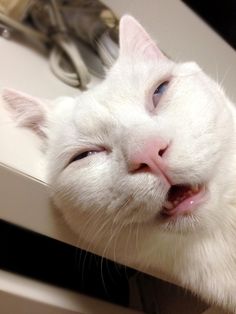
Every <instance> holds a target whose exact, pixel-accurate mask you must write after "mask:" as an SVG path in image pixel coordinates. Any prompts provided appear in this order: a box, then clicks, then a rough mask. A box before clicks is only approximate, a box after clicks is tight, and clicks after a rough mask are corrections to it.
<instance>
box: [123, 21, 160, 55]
mask: <svg viewBox="0 0 236 314" xmlns="http://www.w3.org/2000/svg"><path fill="white" fill-rule="evenodd" d="M119 32H120V39H119V40H120V56H130V57H132V58H134V57H144V58H148V59H159V58H165V56H164V55H163V53H162V52H161V50H160V49H159V48H158V47H157V45H156V44H155V42H154V41H153V40H152V39H151V37H150V36H149V35H148V33H147V32H146V31H145V29H144V28H143V27H142V26H141V25H140V24H139V22H138V21H136V20H135V19H134V18H133V17H132V16H130V15H124V16H123V17H122V18H121V20H120V28H119Z"/></svg>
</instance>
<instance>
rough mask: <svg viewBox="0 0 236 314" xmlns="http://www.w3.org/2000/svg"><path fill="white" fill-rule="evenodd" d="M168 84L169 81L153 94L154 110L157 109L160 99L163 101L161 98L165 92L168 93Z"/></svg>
mask: <svg viewBox="0 0 236 314" xmlns="http://www.w3.org/2000/svg"><path fill="white" fill-rule="evenodd" d="M168 84H169V82H168V81H165V82H163V83H161V84H160V85H159V86H158V87H157V88H156V90H155V92H154V93H153V96H152V102H153V106H154V108H156V107H157V105H158V103H159V101H160V99H161V96H162V95H163V94H164V92H165V91H166V89H167V87H168Z"/></svg>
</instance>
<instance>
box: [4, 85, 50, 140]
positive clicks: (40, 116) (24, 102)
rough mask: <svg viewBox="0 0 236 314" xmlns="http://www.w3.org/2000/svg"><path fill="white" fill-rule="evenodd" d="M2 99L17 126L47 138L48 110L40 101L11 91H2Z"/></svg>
mask: <svg viewBox="0 0 236 314" xmlns="http://www.w3.org/2000/svg"><path fill="white" fill-rule="evenodd" d="M2 98H3V100H4V101H5V103H6V107H7V109H8V111H10V112H11V114H12V117H13V119H14V120H15V122H16V123H17V125H18V126H21V127H26V128H29V129H31V130H33V131H34V132H35V133H36V134H37V135H39V136H40V137H41V138H46V137H47V135H46V126H47V114H48V109H47V107H46V105H45V103H44V102H43V101H42V100H40V99H38V98H34V97H32V96H29V95H27V94H24V93H22V92H19V91H16V90H13V89H3V91H2Z"/></svg>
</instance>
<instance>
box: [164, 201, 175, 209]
mask: <svg viewBox="0 0 236 314" xmlns="http://www.w3.org/2000/svg"><path fill="white" fill-rule="evenodd" d="M164 207H165V208H166V209H173V208H174V206H173V204H172V203H171V202H169V201H165V204H164Z"/></svg>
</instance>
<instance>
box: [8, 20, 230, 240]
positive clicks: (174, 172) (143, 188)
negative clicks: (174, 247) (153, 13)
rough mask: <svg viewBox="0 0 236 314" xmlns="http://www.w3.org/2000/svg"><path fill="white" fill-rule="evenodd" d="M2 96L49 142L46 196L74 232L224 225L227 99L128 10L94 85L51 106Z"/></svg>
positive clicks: (22, 120)
mask: <svg viewBox="0 0 236 314" xmlns="http://www.w3.org/2000/svg"><path fill="white" fill-rule="evenodd" d="M4 97H5V99H6V101H7V102H8V104H9V105H10V107H11V108H12V110H13V111H14V112H15V116H16V119H18V120H19V121H20V124H21V125H23V126H28V127H31V128H32V129H34V131H36V132H37V133H38V134H39V135H40V136H41V137H42V138H43V139H44V140H47V143H48V144H47V145H48V150H47V157H48V161H49V167H48V169H49V177H50V183H51V186H52V197H53V200H54V203H55V204H56V206H57V207H59V208H60V209H61V210H62V212H63V214H64V216H65V218H66V220H67V221H68V223H69V224H70V225H71V226H72V228H73V229H74V230H76V231H77V232H81V230H82V231H83V232H84V231H85V230H86V231H87V230H88V233H90V232H89V230H90V226H91V228H92V225H93V227H96V228H97V229H101V230H102V229H103V228H104V229H105V227H106V225H116V226H120V228H125V226H126V225H127V226H129V227H130V225H137V224H139V225H143V226H145V225H146V226H148V225H149V224H151V225H156V228H157V230H168V232H174V231H175V232H179V231H181V232H182V231H188V232H195V230H196V228H208V227H209V226H211V225H212V224H214V225H217V224H220V223H221V219H222V216H223V213H222V204H225V202H226V201H227V197H229V195H228V194H227V193H228V192H227V191H228V188H229V185H230V184H231V180H232V175H233V174H232V172H231V163H232V158H233V156H232V155H233V154H232V152H231V150H232V147H233V146H235V145H234V143H233V142H234V140H233V133H234V120H233V119H234V118H233V109H232V107H231V104H230V102H229V101H228V100H227V98H226V97H225V95H224V93H223V91H222V90H221V88H220V87H219V86H218V85H217V84H216V83H215V82H214V81H212V80H211V79H210V78H208V77H207V76H206V75H205V74H204V73H203V72H202V70H201V69H200V68H199V67H198V66H197V65H196V64H195V63H192V62H191V63H175V62H173V61H172V60H170V59H169V58H167V57H166V56H165V55H164V54H163V53H162V52H161V51H160V50H159V49H158V47H157V46H156V44H155V43H154V42H153V41H152V39H151V38H150V37H149V35H148V34H147V33H146V32H145V30H144V29H143V28H142V27H141V26H140V24H138V22H137V21H136V20H134V19H133V18H132V17H130V16H124V17H123V18H122V19H121V23H120V55H119V58H118V60H117V62H116V63H115V65H114V66H113V68H112V69H111V70H110V71H109V73H108V74H107V77H106V79H105V80H104V81H103V82H102V83H101V84H100V85H99V86H97V87H96V88H94V89H92V90H89V91H86V92H84V93H83V94H82V95H80V96H78V97H77V98H61V100H60V101H59V102H56V103H54V104H53V106H52V107H50V108H49V107H47V106H45V104H43V103H41V102H40V101H38V100H36V99H34V98H30V97H28V96H26V95H22V94H19V93H17V92H15V91H10V90H6V91H5V92H4ZM224 215H225V213H224ZM90 234H91V233H90ZM90 237H91V236H90Z"/></svg>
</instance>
